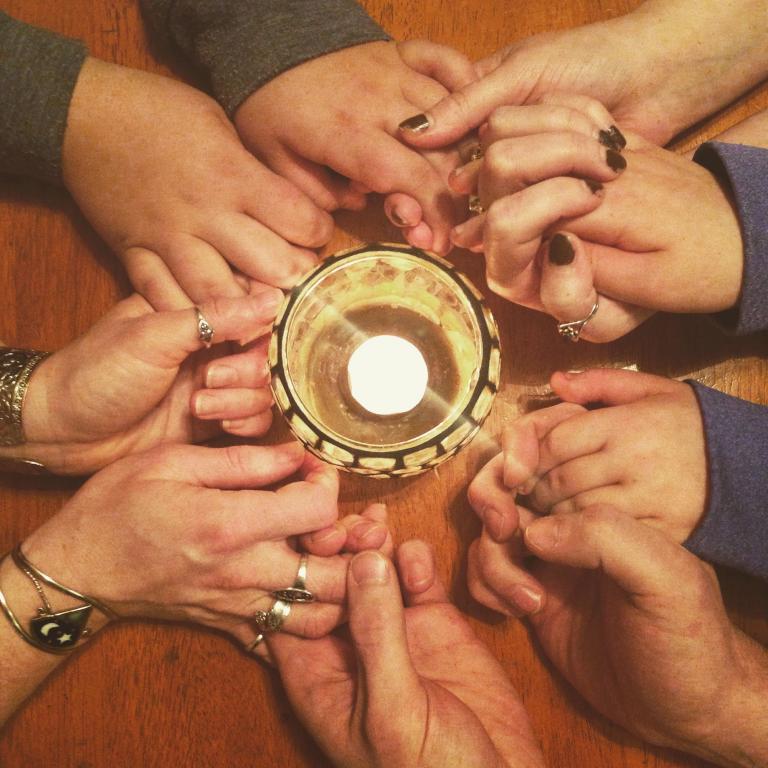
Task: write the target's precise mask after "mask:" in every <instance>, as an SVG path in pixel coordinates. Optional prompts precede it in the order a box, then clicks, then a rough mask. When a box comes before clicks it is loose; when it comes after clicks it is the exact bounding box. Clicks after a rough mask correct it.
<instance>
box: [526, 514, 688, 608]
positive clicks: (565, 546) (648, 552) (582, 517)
mask: <svg viewBox="0 0 768 768" xmlns="http://www.w3.org/2000/svg"><path fill="white" fill-rule="evenodd" d="M525 543H526V545H527V546H528V548H529V549H530V551H531V552H532V553H533V554H535V555H536V556H537V557H539V558H541V559H542V560H546V561H547V562H550V563H560V564H562V565H568V566H572V567H575V568H587V569H597V568H600V569H602V571H603V572H604V573H605V574H606V575H607V576H608V577H609V578H611V579H613V581H614V582H616V584H617V585H618V586H619V587H621V588H622V589H623V590H625V591H626V592H628V593H630V594H632V595H635V596H644V597H653V596H654V595H659V596H664V595H667V594H669V592H670V591H672V590H674V589H675V585H678V584H681V583H685V580H686V578H688V576H689V575H690V573H691V565H692V563H693V562H694V561H693V560H691V559H692V558H693V555H691V554H690V553H688V552H687V551H686V550H684V549H683V548H682V547H680V546H679V545H677V544H675V543H674V542H672V541H671V540H670V539H668V538H667V537H666V536H665V535H664V534H663V533H661V532H660V531H657V530H655V529H653V528H651V527H649V526H647V525H644V524H643V523H640V522H638V521H636V520H633V519H632V518H631V517H628V516H627V515H623V514H621V513H619V512H617V511H616V510H615V509H613V508H611V507H607V506H598V507H591V508H590V509H587V510H584V511H583V512H582V513H581V514H578V515H558V516H551V517H542V518H540V519H538V520H536V521H534V522H532V523H531V524H530V525H529V526H528V527H527V528H526V529H525Z"/></svg>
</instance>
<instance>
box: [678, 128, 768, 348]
mask: <svg viewBox="0 0 768 768" xmlns="http://www.w3.org/2000/svg"><path fill="white" fill-rule="evenodd" d="M693 159H694V161H695V162H697V163H699V164H700V165H702V166H704V167H705V168H706V169H707V170H709V171H711V172H712V173H713V174H714V175H715V176H716V177H717V178H718V179H719V180H720V181H721V182H722V183H724V184H726V185H728V186H729V187H730V192H731V195H732V197H733V200H734V203H735V205H736V212H737V214H738V217H739V223H740V225H741V236H742V240H743V242H744V275H743V277H742V283H741V296H740V298H739V303H738V304H737V306H736V307H734V308H733V309H731V310H728V311H726V312H721V313H720V314H718V315H716V316H715V320H716V321H717V322H718V323H719V324H720V325H721V326H722V327H723V328H724V329H725V330H727V331H730V332H731V333H737V334H745V333H754V332H756V331H763V330H765V329H767V328H768V149H761V148H759V147H748V146H745V145H744V144H725V143H722V142H708V143H706V144H702V145H701V146H700V147H699V149H698V150H697V151H696V154H695V155H694V156H693Z"/></svg>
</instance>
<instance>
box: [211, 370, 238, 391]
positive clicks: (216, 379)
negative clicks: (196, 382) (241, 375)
mask: <svg viewBox="0 0 768 768" xmlns="http://www.w3.org/2000/svg"><path fill="white" fill-rule="evenodd" d="M236 383H237V371H236V370H235V369H234V368H230V367H229V366H228V365H213V366H211V367H210V368H208V371H207V373H206V374H205V386H206V387H208V388H209V389H211V388H214V387H227V386H229V385H230V384H236Z"/></svg>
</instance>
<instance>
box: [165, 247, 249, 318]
mask: <svg viewBox="0 0 768 768" xmlns="http://www.w3.org/2000/svg"><path fill="white" fill-rule="evenodd" d="M159 255H160V257H161V258H162V259H163V261H165V263H166V265H167V266H168V269H170V271H171V273H172V274H173V276H174V277H175V278H176V280H177V281H178V283H179V285H180V286H181V288H182V289H183V290H184V292H185V293H186V294H187V295H188V296H189V297H190V298H191V299H192V301H194V302H195V304H200V303H202V302H204V301H207V300H209V299H210V298H211V297H212V296H227V297H234V296H242V295H244V293H245V292H244V290H243V288H242V287H241V286H240V285H239V284H238V282H237V280H236V279H235V276H234V275H233V274H232V269H231V267H230V266H229V264H228V263H227V260H226V258H225V257H224V255H223V254H222V253H221V252H220V251H219V250H218V249H217V248H216V247H215V246H213V245H212V244H210V243H208V242H206V241H205V240H203V239H202V238H199V237H196V236H193V235H184V236H181V237H177V238H176V239H175V240H173V241H172V242H170V243H169V244H168V246H167V247H166V248H164V249H163V250H162V251H161V252H160V253H159Z"/></svg>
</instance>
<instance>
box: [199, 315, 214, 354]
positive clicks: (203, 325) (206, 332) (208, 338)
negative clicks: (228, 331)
mask: <svg viewBox="0 0 768 768" xmlns="http://www.w3.org/2000/svg"><path fill="white" fill-rule="evenodd" d="M195 312H197V338H198V339H200V342H201V343H202V344H203V346H204V347H205V348H206V349H210V347H211V344H213V334H214V330H213V326H212V325H211V324H210V323H209V322H208V321H207V320H206V319H205V317H204V316H203V313H202V312H201V311H200V307H195Z"/></svg>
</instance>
